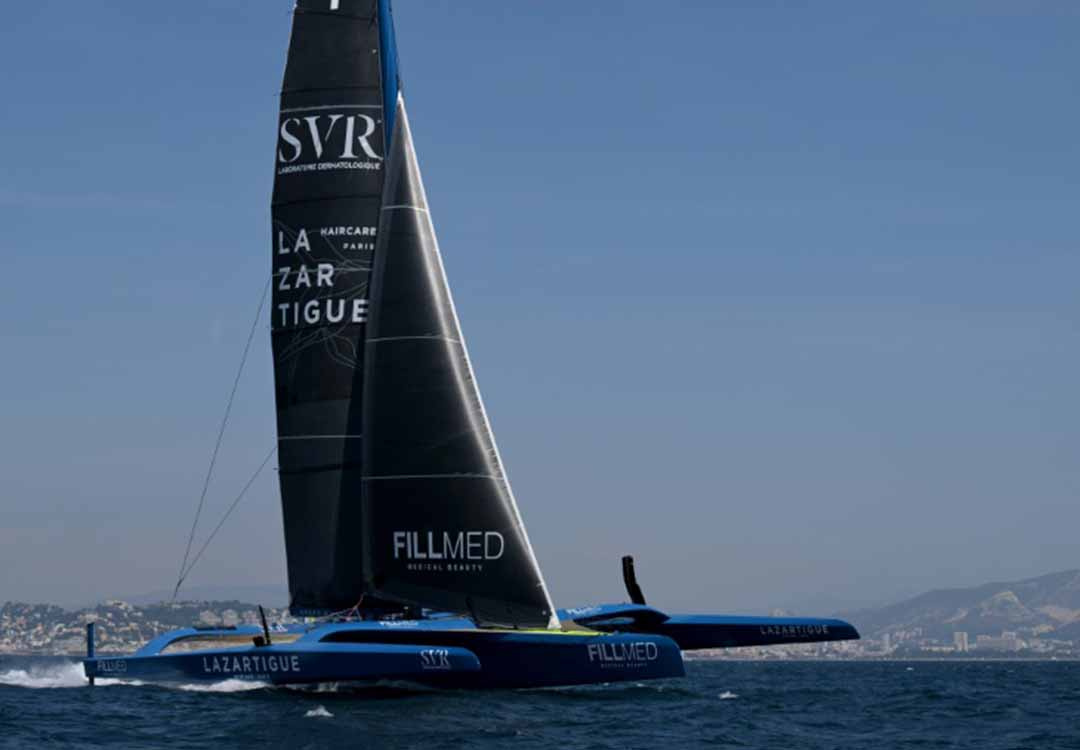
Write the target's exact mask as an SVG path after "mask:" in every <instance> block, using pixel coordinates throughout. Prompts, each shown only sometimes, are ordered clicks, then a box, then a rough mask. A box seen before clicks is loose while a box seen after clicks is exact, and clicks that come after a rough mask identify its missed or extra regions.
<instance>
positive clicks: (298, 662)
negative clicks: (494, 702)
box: [84, 620, 684, 689]
mask: <svg viewBox="0 0 1080 750" xmlns="http://www.w3.org/2000/svg"><path fill="white" fill-rule="evenodd" d="M259 632H260V631H259V630H258V629H257V628H238V629H234V630H214V631H206V630H203V631H196V630H182V631H175V632H173V633H170V634H168V635H166V636H163V637H162V638H159V639H157V640H156V641H154V642H153V643H151V644H149V645H148V646H147V647H145V648H144V649H142V650H140V651H139V652H138V653H136V654H135V655H133V656H130V657H119V658H88V659H86V660H85V662H84V666H85V670H86V675H87V677H90V678H115V679H123V680H144V681H148V682H160V683H193V682H220V681H223V680H244V681H250V682H260V683H267V684H271V685H313V684H324V683H341V682H348V683H372V684H377V683H385V682H395V683H396V682H407V683H415V684H419V685H424V686H428V687H434V688H449V689H492V688H537V687H555V686H563V685H583V684H595V683H607V682H619V681H624V680H654V679H662V678H670V677H681V676H683V674H684V671H683V663H682V654H681V651H680V650H679V647H678V646H677V645H676V644H675V643H674V642H673V641H671V640H670V639H668V638H665V637H662V636H649V635H607V634H575V633H559V632H534V631H491V630H479V629H476V628H475V627H474V626H473V625H472V623H470V622H468V621H458V620H452V621H451V620H447V621H440V620H436V621H421V622H409V623H398V622H390V623H379V622H360V623H350V624H343V625H323V626H318V627H314V628H311V629H309V630H304V631H303V632H302V633H300V634H299V638H297V639H296V640H293V641H292V642H289V643H276V644H274V645H271V646H255V645H250V646H240V647H233V648H212V647H211V648H206V649H200V650H196V651H178V652H169V651H168V650H167V649H169V647H170V646H173V647H175V646H177V645H178V644H180V645H182V644H183V642H184V641H190V640H195V639H197V640H199V641H209V642H212V641H213V640H215V639H223V640H224V639H229V640H234V641H235V640H236V639H238V638H239V637H243V636H251V637H254V636H257V635H258V634H259ZM298 632H299V629H291V630H288V631H284V632H279V633H277V634H276V636H275V637H277V638H278V639H279V640H282V641H283V640H285V639H287V638H290V637H295V636H296V635H297V633H298Z"/></svg>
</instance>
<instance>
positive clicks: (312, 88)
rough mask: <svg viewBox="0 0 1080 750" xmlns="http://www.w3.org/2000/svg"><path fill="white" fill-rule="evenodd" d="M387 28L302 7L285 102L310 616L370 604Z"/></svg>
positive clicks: (285, 485) (295, 587)
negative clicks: (370, 466)
mask: <svg viewBox="0 0 1080 750" xmlns="http://www.w3.org/2000/svg"><path fill="white" fill-rule="evenodd" d="M379 15H380V13H379V9H378V4H377V3H376V2H374V0H300V1H299V2H298V3H297V6H296V11H295V15H294V18H293V29H292V38H291V41H290V45H289V57H288V63H287V65H286V70H285V81H284V87H283V91H282V94H281V114H280V118H279V121H278V141H277V150H276V154H275V156H276V159H275V162H276V163H275V177H274V197H273V209H272V215H273V250H272V252H273V281H272V283H273V305H272V310H271V312H272V315H273V319H272V326H271V328H272V340H273V353H274V376H275V387H276V394H275V395H276V403H277V419H278V438H279V461H280V483H281V495H282V507H283V515H284V522H285V542H286V553H287V558H288V568H289V589H290V593H291V599H292V602H291V603H292V608H293V611H294V612H297V613H318V612H327V611H336V610H341V609H345V608H347V607H351V606H353V605H354V604H356V603H357V601H358V600H359V599H360V598H361V596H362V593H363V592H362V585H363V577H362V554H361V540H362V536H363V535H362V534H361V533H360V524H361V505H360V492H361V482H360V478H361V475H360V467H361V460H362V442H363V440H362V415H361V413H360V395H361V390H362V381H363V369H364V332H365V328H366V325H367V318H368V287H369V282H370V276H371V268H372V262H373V255H374V250H375V241H376V237H377V233H378V224H379V218H380V208H381V196H382V193H383V181H384V173H385V159H384V155H385V140H386V139H385V133H384V128H385V123H384V116H383V105H384V92H383V86H382V75H383V65H384V62H385V61H383V60H382V59H381V55H380V49H381V43H380V41H381V40H380V37H381V33H380V31H381V30H380V23H379ZM395 88H396V87H395Z"/></svg>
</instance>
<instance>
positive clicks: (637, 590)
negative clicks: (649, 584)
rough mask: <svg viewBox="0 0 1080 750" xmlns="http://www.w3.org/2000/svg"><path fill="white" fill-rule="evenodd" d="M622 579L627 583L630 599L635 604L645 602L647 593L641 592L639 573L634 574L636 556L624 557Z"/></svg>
mask: <svg viewBox="0 0 1080 750" xmlns="http://www.w3.org/2000/svg"><path fill="white" fill-rule="evenodd" d="M622 579H623V583H625V584H626V593H628V594H630V601H632V602H633V603H634V604H642V605H643V604H645V595H644V594H643V593H641V586H638V582H637V575H635V574H634V558H633V557H631V556H630V555H627V556H626V557H624V558H623V559H622Z"/></svg>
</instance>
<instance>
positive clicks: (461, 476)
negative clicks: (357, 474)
mask: <svg viewBox="0 0 1080 750" xmlns="http://www.w3.org/2000/svg"><path fill="white" fill-rule="evenodd" d="M398 479H491V480H493V481H496V482H497V481H499V480H500V478H499V477H497V476H494V475H492V474H399V475H395V476H386V477H364V478H363V479H362V480H361V481H364V482H391V481H394V480H398Z"/></svg>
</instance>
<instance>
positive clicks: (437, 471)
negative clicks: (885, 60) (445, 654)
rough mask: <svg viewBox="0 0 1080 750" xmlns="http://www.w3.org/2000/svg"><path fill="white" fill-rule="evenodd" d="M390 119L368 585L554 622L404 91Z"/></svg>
mask: <svg viewBox="0 0 1080 750" xmlns="http://www.w3.org/2000/svg"><path fill="white" fill-rule="evenodd" d="M395 122H396V128H395V132H394V137H393V139H392V145H391V154H390V158H389V164H388V173H387V184H386V193H385V198H384V205H383V220H382V223H381V224H380V227H379V245H378V246H379V250H378V253H377V257H376V261H375V271H374V276H373V280H372V287H373V295H372V301H371V304H372V316H371V322H370V323H369V327H368V336H367V346H366V354H365V359H366V373H365V379H364V399H363V413H364V418H363V424H364V431H365V434H368V435H372V436H377V439H372V440H369V441H366V442H365V443H364V450H363V456H364V459H363V463H364V495H363V497H364V527H365V530H366V531H367V532H368V539H369V543H368V545H367V546H366V547H365V551H366V553H367V555H368V557H367V565H366V570H367V572H368V585H369V588H370V589H371V590H373V591H376V592H378V593H379V594H380V595H385V596H388V597H391V598H396V599H401V600H405V601H409V602H413V603H418V604H423V605H424V606H428V607H433V608H438V609H443V610H447V611H452V612H467V613H469V614H471V615H472V616H473V617H474V619H476V620H477V621H478V622H481V623H487V624H500V625H512V626H516V627H546V626H548V625H549V624H552V623H553V622H557V621H556V620H554V611H553V608H552V606H551V602H550V598H549V596H548V594H547V589H546V587H545V585H544V582H543V579H542V577H541V574H540V570H539V566H538V565H537V563H536V560H535V557H534V555H533V552H532V549H531V547H530V544H529V540H528V538H527V536H526V533H525V528H524V525H523V524H522V522H521V519H520V517H519V515H518V511H517V507H516V504H515V502H514V498H513V496H512V494H511V490H510V486H509V483H508V482H507V480H506V476H505V473H504V471H503V467H502V464H501V461H500V460H499V456H498V453H497V451H496V448H495V442H494V438H493V436H492V434H491V431H490V427H489V426H488V423H487V418H486V415H485V413H484V409H483V405H482V404H481V401H480V396H479V392H478V391H477V388H476V383H475V381H474V378H473V373H472V368H471V365H470V363H469V360H468V354H467V353H466V350H465V343H464V340H463V338H462V334H461V329H460V327H459V324H458V321H457V316H456V314H455V312H454V307H453V302H452V299H451V296H450V290H449V287H448V285H447V282H446V277H445V274H444V271H443V266H442V260H441V258H440V255H439V249H438V244H437V242H436V238H435V232H434V229H433V226H432V222H431V218H430V215H429V213H428V205H427V199H426V196H425V194H424V188H423V184H422V182H421V178H420V171H419V167H418V165H417V160H416V154H415V151H414V149H413V141H412V134H411V132H410V129H409V124H408V118H407V115H406V113H405V108H404V101H403V100H402V99H399V100H398V109H397V113H396V116H395Z"/></svg>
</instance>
